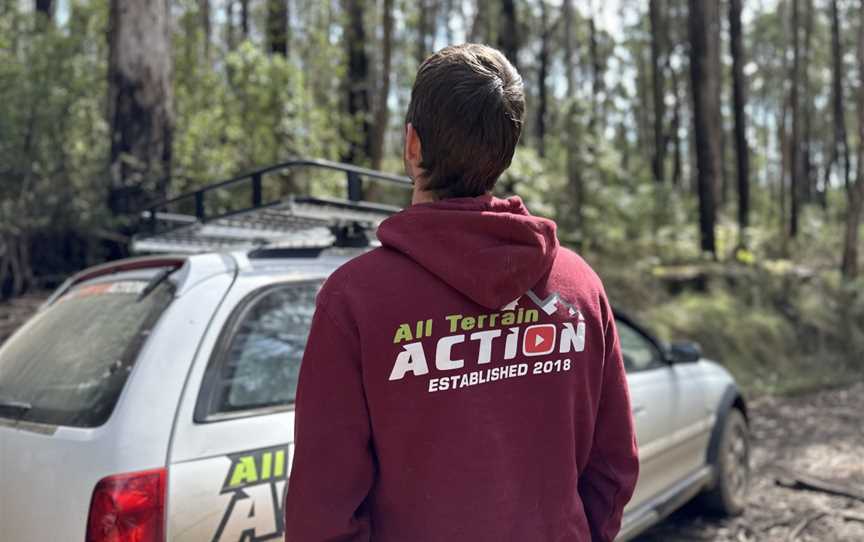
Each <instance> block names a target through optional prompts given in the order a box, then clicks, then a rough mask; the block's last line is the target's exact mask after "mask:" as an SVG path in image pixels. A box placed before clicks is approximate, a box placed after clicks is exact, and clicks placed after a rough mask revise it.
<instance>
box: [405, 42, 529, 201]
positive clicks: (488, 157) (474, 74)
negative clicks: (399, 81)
mask: <svg viewBox="0 0 864 542" xmlns="http://www.w3.org/2000/svg"><path fill="white" fill-rule="evenodd" d="M524 113H525V95H524V93H523V90H522V77H521V76H520V75H519V73H518V72H517V71H516V69H515V68H514V67H513V65H512V64H510V62H509V61H508V60H507V58H506V57H505V56H504V55H503V54H501V53H500V52H499V51H497V50H495V49H493V48H491V47H487V46H485V45H479V44H474V43H467V44H463V45H453V46H450V47H445V48H444V49H441V50H440V51H438V52H437V53H435V54H433V55H432V56H430V57H429V58H427V59H426V60H425V61H424V62H423V64H421V65H420V68H419V69H418V70H417V78H416V79H415V80H414V86H413V88H412V89H411V103H410V104H409V105H408V113H407V114H406V116H405V122H406V123H409V122H410V123H411V124H412V126H413V127H414V129H415V130H416V131H417V135H418V136H419V137H420V142H421V145H422V155H423V159H422V161H421V162H420V167H421V168H423V170H424V173H423V178H424V180H425V181H426V190H429V191H432V192H434V193H435V194H436V195H437V196H438V197H440V198H453V197H470V196H479V195H481V194H483V193H485V192H488V191H490V190H491V189H492V187H493V186H494V185H495V181H497V180H498V177H499V176H500V175H501V174H502V173H503V172H504V170H506V169H507V168H508V167H509V166H510V161H511V160H512V159H513V153H514V151H515V150H516V143H517V142H518V141H519V135H520V134H521V133H522V116H523V115H524Z"/></svg>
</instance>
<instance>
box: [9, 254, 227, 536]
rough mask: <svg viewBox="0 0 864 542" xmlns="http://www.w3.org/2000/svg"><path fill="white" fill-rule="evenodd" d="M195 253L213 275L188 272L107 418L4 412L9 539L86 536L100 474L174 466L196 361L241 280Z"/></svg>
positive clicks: (217, 260)
mask: <svg viewBox="0 0 864 542" xmlns="http://www.w3.org/2000/svg"><path fill="white" fill-rule="evenodd" d="M196 258H197V259H198V260H199V262H200V263H202V264H204V268H206V269H209V271H208V272H207V273H206V274H205V275H199V274H197V273H195V272H193V273H190V274H189V275H187V277H188V276H191V277H194V278H195V279H196V280H195V283H194V284H192V285H190V286H189V287H188V288H185V287H184V283H182V282H181V283H178V291H185V293H186V294H187V295H183V296H181V297H178V298H175V299H174V301H173V302H172V303H171V304H170V305H169V306H168V307H167V309H166V310H165V311H164V313H163V314H162V315H161V317H160V318H159V320H158V322H157V324H156V326H155V327H154V328H153V331H152V333H151V334H150V337H149V339H148V340H146V341H145V342H144V344H143V346H142V348H141V350H140V352H139V353H138V356H137V361H136V362H135V364H134V366H133V368H132V371H131V373H130V375H129V378H128V379H127V381H126V385H125V386H124V389H123V390H122V392H121V394H120V396H119V398H118V400H117V403H116V405H115V407H114V411H113V413H112V414H111V416H110V418H109V419H108V421H107V422H106V423H105V424H103V425H101V426H99V427H95V428H73V427H62V426H61V427H57V426H48V425H44V424H33V423H16V422H13V421H11V420H9V419H2V418H0V451H2V453H0V457H2V461H0V488H3V489H0V525H3V536H2V539H3V541H4V542H33V541H36V540H57V539H58V538H57V537H58V529H59V532H63V533H67V534H66V535H64V539H69V540H83V539H84V535H85V529H86V522H87V515H88V510H89V506H90V498H91V495H92V493H93V489H94V487H95V485H96V483H97V482H98V481H99V480H100V479H101V478H103V477H105V476H109V475H112V474H118V473H127V472H137V471H141V470H146V469H152V468H159V467H164V466H165V464H166V457H167V455H168V443H169V441H170V437H171V433H172V430H173V427H172V425H173V423H172V422H173V420H174V415H175V413H176V411H177V405H178V403H179V399H180V396H181V391H182V388H183V384H184V382H185V380H186V375H187V373H188V370H189V363H188V361H187V360H189V359H192V358H193V357H194V353H195V350H196V348H197V344H198V341H197V340H196V339H197V337H200V336H201V335H203V333H204V330H205V329H206V328H207V326H208V324H209V322H210V318H211V316H212V314H213V313H214V312H215V310H216V307H217V306H218V304H219V302H220V301H221V299H222V297H223V295H224V293H225V292H226V291H227V290H228V287H229V286H230V284H231V282H232V281H233V278H234V270H233V268H232V267H231V266H226V265H225V264H224V262H222V263H221V264H219V263H218V262H221V261H222V259H221V258H214V257H209V258H207V257H196ZM211 264H213V267H211ZM184 265H193V264H189V263H187V264H184ZM220 265H221V267H220ZM217 268H219V269H221V270H219V271H218V272H217ZM196 271H197V270H196ZM136 272H137V273H140V272H141V271H136ZM123 276H124V275H123V274H122V273H120V274H118V275H116V277H121V278H122V277H123ZM94 280H99V279H94ZM20 332H22V333H26V328H24V329H22V330H21V331H20ZM5 488H14V491H12V490H8V489H5Z"/></svg>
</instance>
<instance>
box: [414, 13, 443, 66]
mask: <svg viewBox="0 0 864 542" xmlns="http://www.w3.org/2000/svg"><path fill="white" fill-rule="evenodd" d="M417 8H418V10H419V13H418V14H417V16H418V18H417V49H416V54H415V56H416V59H417V65H418V66H419V65H420V64H422V63H423V61H424V60H426V57H427V56H429V54H430V53H431V52H432V44H433V41H434V37H435V17H436V12H437V11H438V5H437V1H436V0H419V2H417Z"/></svg>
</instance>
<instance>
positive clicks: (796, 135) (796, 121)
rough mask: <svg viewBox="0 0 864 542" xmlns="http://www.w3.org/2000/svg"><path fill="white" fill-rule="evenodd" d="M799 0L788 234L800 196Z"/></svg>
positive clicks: (794, 228) (793, 231) (792, 232)
mask: <svg viewBox="0 0 864 542" xmlns="http://www.w3.org/2000/svg"><path fill="white" fill-rule="evenodd" d="M799 8H800V0H792V29H791V31H792V73H791V75H790V82H789V84H790V85H791V86H790V90H789V92H790V106H791V108H792V141H791V142H790V143H789V150H790V156H789V160H790V166H791V170H790V171H791V177H790V180H791V183H790V185H789V201H790V206H789V209H790V214H789V236H790V237H793V238H794V237H796V236H797V235H798V207H799V204H800V201H799V200H800V196H801V105H800V100H799V89H798V87H799V84H800V78H801V44H800V43H799V41H800V40H799V32H798V29H799V27H800V23H799V19H800V17H799Z"/></svg>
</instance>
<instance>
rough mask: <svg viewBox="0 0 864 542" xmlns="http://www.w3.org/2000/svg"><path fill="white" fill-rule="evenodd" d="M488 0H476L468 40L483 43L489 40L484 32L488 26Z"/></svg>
mask: <svg viewBox="0 0 864 542" xmlns="http://www.w3.org/2000/svg"><path fill="white" fill-rule="evenodd" d="M488 2H489V0H477V4H476V6H477V11H476V13H475V14H474V21H473V22H472V23H471V32H470V33H469V34H468V41H471V42H475V43H485V42H488V41H489V35H488V33H487V32H486V28H487V27H488V23H487V19H489V6H488Z"/></svg>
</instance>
